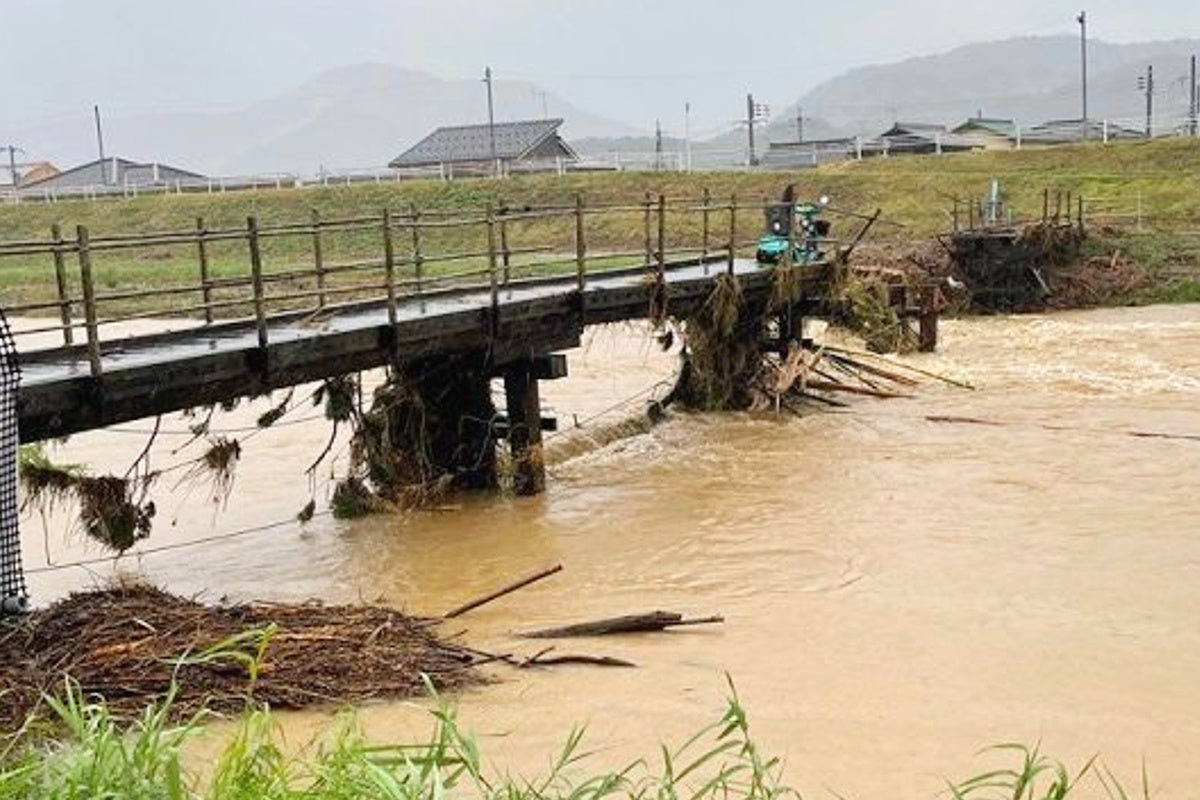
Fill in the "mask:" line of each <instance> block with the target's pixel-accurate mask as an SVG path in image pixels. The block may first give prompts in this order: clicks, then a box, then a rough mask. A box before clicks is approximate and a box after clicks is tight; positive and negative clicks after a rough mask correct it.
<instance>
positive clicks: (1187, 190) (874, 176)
mask: <svg viewBox="0 0 1200 800" xmlns="http://www.w3.org/2000/svg"><path fill="white" fill-rule="evenodd" d="M993 178H995V179H997V180H999V181H1000V182H1001V186H1002V187H1003V190H1004V192H1005V194H1006V196H1007V198H1008V201H1009V205H1010V208H1012V209H1013V210H1014V211H1015V212H1016V213H1017V214H1018V215H1019V216H1034V215H1038V214H1040V213H1041V206H1042V192H1043V190H1045V189H1047V188H1049V189H1051V190H1052V191H1053V190H1061V191H1064V192H1067V191H1069V192H1072V193H1073V194H1075V195H1078V193H1079V192H1083V194H1084V196H1085V197H1086V198H1087V201H1088V207H1089V209H1091V210H1092V211H1093V212H1095V214H1096V215H1097V216H1096V217H1095V219H1094V222H1104V223H1111V224H1112V225H1114V226H1116V230H1114V231H1110V232H1109V236H1110V237H1111V236H1116V237H1118V239H1117V240H1115V241H1110V240H1108V239H1104V240H1102V241H1101V242H1100V243H1099V245H1098V246H1099V247H1100V248H1101V249H1105V250H1107V249H1111V248H1112V247H1121V248H1122V249H1123V250H1124V251H1125V252H1126V253H1127V254H1129V255H1130V256H1131V257H1134V258H1135V259H1138V260H1141V261H1142V262H1144V263H1145V264H1146V265H1147V266H1149V267H1151V268H1153V269H1158V268H1160V267H1170V266H1172V265H1175V266H1180V265H1183V266H1185V267H1187V268H1189V269H1191V268H1194V266H1195V265H1196V264H1198V263H1200V238H1193V237H1186V236H1179V235H1178V233H1179V232H1181V231H1189V230H1191V231H1195V230H1200V202H1197V199H1198V195H1197V190H1196V187H1197V180H1198V179H1200V142H1197V141H1192V140H1185V139H1173V140H1162V141H1157V142H1152V143H1141V142H1136V143H1122V144H1112V145H1101V144H1089V145H1083V146H1073V147H1060V148H1053V149H1042V150H1024V151H1021V152H994V153H972V154H960V155H947V156H942V157H935V156H927V157H903V158H899V157H897V158H890V159H874V160H868V161H862V162H851V163H847V164H840V165H831V166H827V167H823V168H821V169H819V170H815V171H804V172H797V173H778V172H755V173H694V174H678V173H670V174H653V173H612V174H581V175H571V176H566V177H558V176H522V177H514V178H512V179H508V180H505V181H502V182H494V181H487V180H474V181H456V182H437V181H410V182H405V183H391V184H365V185H358V186H352V187H329V188H308V189H286V190H282V191H263V192H256V193H248V192H243V193H230V194H226V195H220V194H214V195H208V194H203V195H185V196H181V197H179V196H167V197H142V198H137V199H132V200H107V201H100V202H86V201H85V202H70V203H59V204H55V205H43V204H32V203H29V204H23V205H20V206H3V207H0V241H8V240H18V239H44V238H46V236H47V233H48V231H49V228H50V225H51V223H53V222H60V223H61V224H62V225H63V226H64V228H65V229H67V230H71V229H72V226H74V225H76V224H83V225H87V226H88V227H89V229H90V231H91V234H92V236H93V237H96V236H102V235H104V234H109V233H128V232H133V231H164V230H187V229H191V228H192V226H194V225H195V219H196V217H197V216H203V217H205V219H206V220H207V221H208V224H209V225H210V227H222V226H226V227H228V226H241V225H244V224H245V219H246V217H247V216H248V215H250V214H255V215H257V216H258V217H260V219H261V220H262V222H263V224H270V223H273V222H296V221H304V220H307V219H308V214H309V210H310V209H312V208H317V209H320V211H321V212H322V214H323V215H324V216H325V217H326V218H335V217H347V216H356V215H362V214H366V213H376V212H378V211H379V210H380V209H382V208H383V207H385V206H388V207H391V208H393V209H397V210H400V209H406V208H408V207H409V206H410V205H412V204H415V205H417V206H418V207H420V208H422V209H451V208H455V209H457V208H481V207H483V206H484V205H486V204H487V203H489V202H493V203H498V202H501V201H504V202H507V203H509V204H511V205H514V206H523V205H532V206H544V205H568V204H570V203H571V202H573V198H574V195H575V194H576V193H581V194H582V195H583V196H584V198H585V200H586V202H588V203H590V204H600V203H617V202H622V203H627V202H638V201H640V200H641V198H642V197H643V196H644V194H645V193H646V192H651V193H659V192H662V193H665V194H666V195H668V196H669V197H671V198H682V197H687V198H698V197H699V196H700V195H701V193H702V192H703V191H704V190H705V189H708V190H709V191H711V192H712V194H713V196H714V198H721V199H725V198H728V197H729V196H730V195H732V194H736V195H737V196H738V197H739V198H742V199H744V200H746V201H752V200H760V199H763V198H768V197H769V198H775V197H778V195H779V193H780V191H781V189H782V187H783V186H784V185H785V184H786V183H788V182H789V181H794V182H795V183H796V184H797V185H798V188H799V189H800V194H801V196H816V195H819V194H828V195H830V196H831V197H832V198H833V201H834V203H835V205H837V206H839V207H842V208H847V209H855V210H859V211H870V210H873V209H874V208H877V207H878V208H881V209H883V211H884V215H885V217H886V218H888V219H891V220H894V221H896V222H899V223H902V224H903V225H904V226H905V227H904V228H895V227H884V226H880V227H879V228H877V230H876V232H875V233H874V234H873V236H874V238H875V239H876V240H879V239H898V240H901V239H906V238H916V237H925V236H929V235H932V234H934V233H937V232H939V231H944V230H946V229H947V228H948V227H949V225H950V220H951V214H950V211H951V207H952V198H953V197H955V196H957V197H960V198H965V197H975V198H980V197H982V196H983V194H984V192H985V191H986V189H987V186H988V184H989V183H990V181H991V180H992V179H993ZM1139 207H1140V209H1141V214H1142V216H1143V218H1144V220H1145V226H1146V228H1147V229H1148V230H1150V231H1153V235H1142V236H1135V235H1133V233H1134V232H1133V228H1134V225H1135V216H1136V214H1137V211H1138V208H1139ZM1112 212H1116V214H1118V215H1119V216H1114V217H1104V216H1099V215H1101V214H1104V213H1112ZM739 223H740V224H739V229H740V237H741V238H743V239H751V238H753V237H754V236H756V235H757V233H758V230H759V228H760V226H761V220H760V218H759V217H758V216H757V215H756V214H750V213H743V214H742V215H741V219H740V220H739ZM675 224H676V223H672V225H675ZM690 224H691V228H690V233H689V238H690V239H691V241H692V243H695V241H696V237H697V236H698V234H697V230H696V228H697V226H698V220H695V219H693V220H692V221H691V223H690ZM589 225H592V226H595V227H594V228H593V229H592V230H591V231H590V232H589V245H590V246H601V247H602V246H612V247H617V246H623V247H633V248H636V247H638V246H640V242H641V236H642V233H641V217H640V215H639V214H636V213H635V214H629V215H625V216H622V217H619V218H608V219H605V218H592V221H591V222H590V223H589ZM725 225H726V223H725V222H724V221H723V220H717V219H715V218H714V221H713V230H714V234H713V237H714V240H720V239H721V238H723V237H724V235H725V234H724V231H723V227H724V226H725ZM846 227H847V226H846V225H845V224H843V226H842V230H841V231H840V233H841V235H843V236H845V235H847V233H848V232H847V230H846ZM1106 227H1107V225H1106ZM675 230H677V229H676V228H674V227H672V228H671V231H672V232H674V231H675ZM437 235H438V234H436V233H435V234H431V235H430V236H431V240H430V241H429V242H427V247H428V249H429V251H432V252H436V251H437V250H439V249H443V251H445V250H455V249H457V248H462V247H466V248H467V249H479V248H480V246H481V245H482V244H483V242H482V241H480V240H479V239H480V235H481V231H478V230H477V231H476V233H475V234H472V235H470V236H466V237H464V236H463V235H462V234H457V235H455V234H449V233H447V234H443V240H442V241H441V242H438V241H436V236H437ZM455 236H457V237H458V238H457V239H455V238H454V237H455ZM514 236H515V238H517V239H518V241H517V242H516V243H515V245H514V246H521V245H524V244H531V245H532V244H546V243H553V244H554V245H555V246H560V245H562V244H563V243H569V242H570V225H569V222H568V221H566V220H564V221H562V222H561V223H540V224H529V225H527V226H526V227H525V229H524V230H523V231H517V232H514ZM333 239H334V240H333V241H330V242H329V243H327V245H326V247H327V251H328V252H329V254H330V257H331V258H334V259H336V258H339V257H357V256H360V255H363V254H366V253H371V254H377V252H378V250H379V240H378V235H377V233H375V232H373V231H361V232H358V233H356V234H354V235H345V236H342V237H340V238H337V237H333ZM267 246H268V247H269V248H270V250H269V251H268V253H267V255H268V261H269V262H270V263H282V262H284V261H291V262H294V263H303V262H304V260H305V259H307V258H308V257H309V256H308V253H309V250H308V248H309V242H308V240H307V238H306V237H295V238H289V239H278V240H272V241H271V242H269V243H268V245H267ZM131 259H132V261H133V262H134V263H133V264H131V263H130V261H131ZM213 259H214V262H215V272H216V273H217V274H242V273H243V272H244V270H245V263H246V262H245V254H244V253H243V252H242V251H241V249H240V248H239V247H237V246H233V245H228V246H225V247H224V249H222V248H221V247H216V248H214V252H213ZM45 260H46V259H42V261H45ZM193 264H194V253H193V249H192V248H190V247H176V248H157V249H155V250H151V251H148V252H142V251H139V253H138V254H137V255H136V256H134V255H132V254H129V253H123V254H121V255H120V256H115V255H114V256H109V257H108V260H107V262H102V263H100V264H98V267H97V269H98V273H99V274H100V276H101V280H102V282H104V283H105V285H107V286H109V287H116V286H122V287H124V286H128V285H130V284H134V285H146V284H152V283H154V282H155V281H156V280H162V279H167V280H171V279H180V278H184V277H187V278H189V279H190V278H191V276H192V275H193V274H194V266H193ZM138 265H140V266H142V267H146V266H152V267H153V272H152V273H150V274H147V272H146V270H144V269H143V270H141V271H139V272H138V274H133V273H134V272H135V270H134V269H133V267H135V266H138ZM51 274H52V273H51V272H50V267H49V264H48V263H47V264H42V263H30V262H27V261H26V262H20V263H18V262H14V261H12V260H9V261H8V262H7V263H4V262H0V292H3V293H4V295H7V296H8V297H9V298H10V302H15V301H16V298H18V297H29V296H33V295H38V294H40V293H41V291H40V288H39V287H43V286H45V285H46V283H47V282H48V281H49V279H50V275H51Z"/></svg>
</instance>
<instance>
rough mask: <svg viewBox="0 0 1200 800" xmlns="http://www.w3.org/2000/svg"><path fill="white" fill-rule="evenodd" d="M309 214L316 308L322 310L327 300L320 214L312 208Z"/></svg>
mask: <svg viewBox="0 0 1200 800" xmlns="http://www.w3.org/2000/svg"><path fill="white" fill-rule="evenodd" d="M310 213H311V215H312V248H313V269H314V270H315V271H316V274H317V308H324V307H325V303H326V300H327V298H326V296H325V245H324V242H323V241H322V240H321V239H322V237H321V212H320V211H319V210H318V209H315V208H314V209H313V210H312V211H311V212H310Z"/></svg>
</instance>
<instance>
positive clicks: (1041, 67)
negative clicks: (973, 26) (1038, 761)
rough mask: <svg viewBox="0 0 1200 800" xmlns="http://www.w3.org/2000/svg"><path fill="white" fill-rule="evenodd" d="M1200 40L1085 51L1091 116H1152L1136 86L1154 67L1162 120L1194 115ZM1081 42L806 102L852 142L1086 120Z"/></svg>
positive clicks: (1051, 39)
mask: <svg viewBox="0 0 1200 800" xmlns="http://www.w3.org/2000/svg"><path fill="white" fill-rule="evenodd" d="M1193 53H1200V40H1182V39H1181V40H1177V41H1169V42H1149V43H1143V44H1120V45H1118V44H1109V43H1107V42H1100V41H1092V42H1089V46H1088V69H1089V81H1088V89H1089V91H1088V115H1089V116H1090V117H1093V118H1132V119H1137V118H1139V117H1140V116H1142V115H1144V113H1145V99H1144V95H1142V94H1141V93H1140V92H1138V90H1137V79H1138V77H1139V76H1141V75H1144V74H1145V71H1146V67H1147V66H1148V65H1150V64H1153V65H1154V69H1155V81H1156V84H1157V86H1158V88H1159V90H1160V91H1159V94H1158V95H1157V96H1156V98H1155V102H1156V105H1157V108H1158V111H1159V112H1161V113H1162V114H1163V115H1164V116H1168V115H1176V116H1179V115H1182V114H1184V113H1186V110H1187V90H1186V89H1185V88H1184V87H1183V85H1182V84H1181V82H1180V79H1181V78H1183V77H1185V76H1186V75H1187V71H1188V65H1187V57H1188V56H1189V55H1191V54H1193ZM1079 69H1080V64H1079V40H1078V39H1076V38H1074V37H1071V36H1047V37H1031V38H1018V39H1009V40H1006V41H1001V42H985V43H980V44H971V45H966V46H964V47H959V48H956V49H954V50H951V51H950V52H947V53H942V54H940V55H933V56H923V57H920V58H912V59H908V60H906V61H901V62H897V63H893V64H878V65H873V66H867V67H859V68H857V69H852V70H850V71H848V72H846V73H843V74H842V75H840V76H838V77H835V78H833V79H831V80H828V81H826V82H824V83H822V84H821V85H819V86H817V87H816V88H815V89H813V90H811V91H810V92H808V93H807V94H805V95H804V96H803V97H801V98H800V100H799V104H800V105H801V106H802V107H803V108H804V110H805V112H806V113H808V114H813V115H814V116H818V117H821V118H822V119H825V120H828V121H829V122H830V123H832V124H833V125H835V126H837V127H838V128H841V129H844V130H846V131H847V132H850V133H864V134H877V133H879V132H880V131H882V130H883V129H884V128H886V127H887V126H889V125H890V124H891V123H892V122H895V121H897V120H903V121H910V122H911V121H929V122H943V123H955V122H961V121H962V120H964V119H966V118H967V117H968V116H975V115H976V114H978V113H979V112H982V113H983V114H984V115H985V116H990V117H1005V118H1013V119H1017V120H1019V121H1021V122H1023V123H1026V124H1035V123H1038V122H1042V121H1044V120H1047V119H1064V118H1068V119H1069V118H1075V119H1078V118H1079V116H1080V87H1079Z"/></svg>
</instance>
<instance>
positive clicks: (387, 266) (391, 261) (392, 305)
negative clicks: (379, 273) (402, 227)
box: [383, 208, 396, 329]
mask: <svg viewBox="0 0 1200 800" xmlns="http://www.w3.org/2000/svg"><path fill="white" fill-rule="evenodd" d="M383 271H384V275H385V276H386V280H387V304H388V324H389V325H391V326H392V328H393V329H394V328H395V327H396V250H395V248H394V247H393V245H392V212H391V210H390V209H387V208H385V209H384V210H383Z"/></svg>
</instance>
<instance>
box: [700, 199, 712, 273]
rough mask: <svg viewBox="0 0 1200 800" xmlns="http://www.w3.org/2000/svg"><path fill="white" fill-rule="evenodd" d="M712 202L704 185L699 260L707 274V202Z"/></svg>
mask: <svg viewBox="0 0 1200 800" xmlns="http://www.w3.org/2000/svg"><path fill="white" fill-rule="evenodd" d="M710 202H712V193H711V192H709V190H708V187H707V186H706V187H704V207H703V208H702V209H701V210H700V228H701V233H700V262H701V263H702V264H704V274H705V275H707V274H708V222H709V221H708V204H709V203H710Z"/></svg>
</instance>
